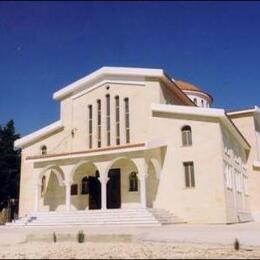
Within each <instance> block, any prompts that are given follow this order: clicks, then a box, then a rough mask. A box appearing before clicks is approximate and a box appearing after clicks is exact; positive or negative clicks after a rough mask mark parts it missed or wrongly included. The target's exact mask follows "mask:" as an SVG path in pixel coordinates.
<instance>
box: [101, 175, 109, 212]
mask: <svg viewBox="0 0 260 260" xmlns="http://www.w3.org/2000/svg"><path fill="white" fill-rule="evenodd" d="M107 181H108V178H107V177H106V176H103V175H100V182H101V209H102V210H106V209H107Z"/></svg>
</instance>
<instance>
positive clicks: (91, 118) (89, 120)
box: [88, 105, 93, 149]
mask: <svg viewBox="0 0 260 260" xmlns="http://www.w3.org/2000/svg"><path fill="white" fill-rule="evenodd" d="M92 120H93V116H92V106H91V105H89V106H88V141H89V142H88V143H89V149H91V148H92V134H93V121H92Z"/></svg>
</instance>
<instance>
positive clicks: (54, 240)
mask: <svg viewBox="0 0 260 260" xmlns="http://www.w3.org/2000/svg"><path fill="white" fill-rule="evenodd" d="M53 242H54V243H56V242H57V236H56V233H55V232H53Z"/></svg>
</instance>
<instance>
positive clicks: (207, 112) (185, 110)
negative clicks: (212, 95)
mask: <svg viewBox="0 0 260 260" xmlns="http://www.w3.org/2000/svg"><path fill="white" fill-rule="evenodd" d="M151 109H152V111H154V112H164V113H171V114H186V115H197V116H208V117H221V116H225V111H224V109H219V108H207V107H190V106H178V105H169V104H167V105H165V104H155V103H153V104H151Z"/></svg>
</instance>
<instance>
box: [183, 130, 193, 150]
mask: <svg viewBox="0 0 260 260" xmlns="http://www.w3.org/2000/svg"><path fill="white" fill-rule="evenodd" d="M181 132H182V145H183V146H190V145H192V135H191V127H190V126H188V125H186V126H184V127H182V129H181Z"/></svg>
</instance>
